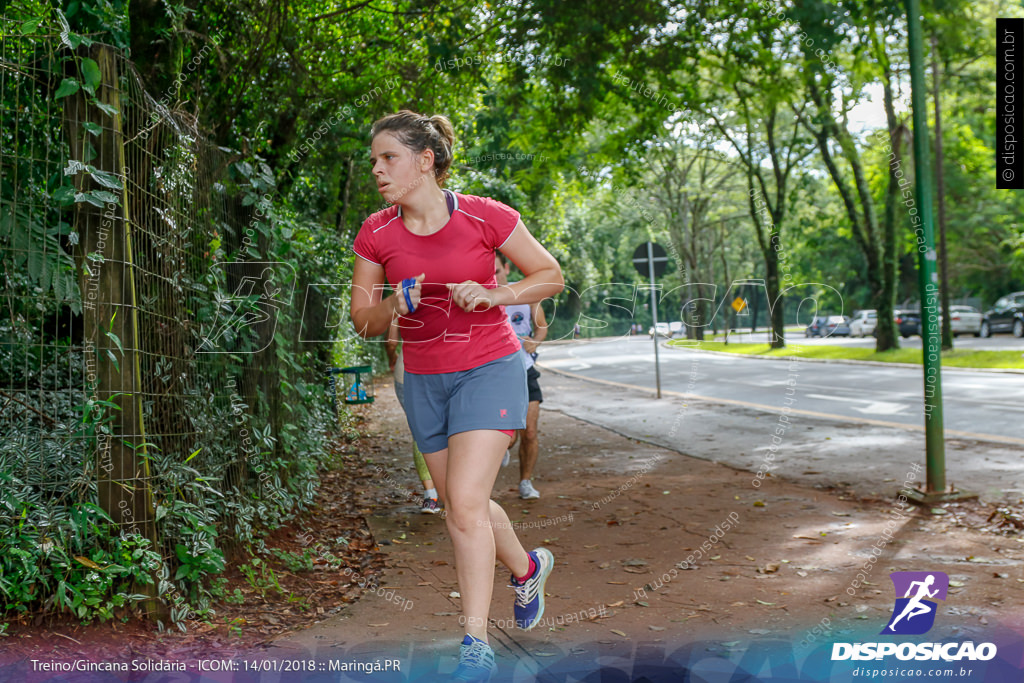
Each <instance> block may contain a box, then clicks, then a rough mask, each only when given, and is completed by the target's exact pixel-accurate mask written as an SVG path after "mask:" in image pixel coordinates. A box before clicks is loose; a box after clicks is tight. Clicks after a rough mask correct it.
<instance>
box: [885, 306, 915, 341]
mask: <svg viewBox="0 0 1024 683" xmlns="http://www.w3.org/2000/svg"><path fill="white" fill-rule="evenodd" d="M892 314H893V318H894V320H895V321H896V327H897V329H899V332H900V336H901V337H903V338H904V339H906V338H907V337H910V336H912V335H915V334H921V312H920V311H915V310H913V309H910V308H897V309H896V310H894V311H893V312H892Z"/></svg>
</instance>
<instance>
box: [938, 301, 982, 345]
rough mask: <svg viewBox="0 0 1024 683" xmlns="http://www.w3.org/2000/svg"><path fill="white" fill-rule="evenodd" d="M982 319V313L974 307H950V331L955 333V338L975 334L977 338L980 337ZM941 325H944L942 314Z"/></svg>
mask: <svg viewBox="0 0 1024 683" xmlns="http://www.w3.org/2000/svg"><path fill="white" fill-rule="evenodd" d="M981 319H982V316H981V312H980V311H979V310H978V309H977V308H975V307H974V306H962V305H959V304H957V305H956V306H953V305H950V307H949V329H950V330H951V331H952V332H953V336H954V337H955V336H957V335H958V334H973V335H974V336H975V337H980V336H981ZM939 324H940V325H941V324H942V315H941V314H940V315H939Z"/></svg>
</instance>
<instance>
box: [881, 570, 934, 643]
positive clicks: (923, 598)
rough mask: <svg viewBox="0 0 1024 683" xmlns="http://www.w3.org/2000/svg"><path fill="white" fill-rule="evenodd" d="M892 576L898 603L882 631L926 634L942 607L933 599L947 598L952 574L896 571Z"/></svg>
mask: <svg viewBox="0 0 1024 683" xmlns="http://www.w3.org/2000/svg"><path fill="white" fill-rule="evenodd" d="M889 578H891V579H892V583H893V586H894V587H895V588H896V596H897V597H896V605H895V606H894V607H893V609H892V618H891V619H890V620H889V623H888V624H887V625H886V627H885V628H884V629H882V633H897V634H899V635H904V636H917V635H921V634H922V633H927V632H928V631H929V630H930V629H931V627H932V625H933V624H934V623H935V613H936V612H937V611H938V609H939V604H938V603H937V602H935V601H934V600H933V599H932V598H937V599H939V600H945V599H946V591H947V590H949V577H948V576H946V574H945V573H943V572H893V573H892V574H890V575H889ZM901 596H902V597H901Z"/></svg>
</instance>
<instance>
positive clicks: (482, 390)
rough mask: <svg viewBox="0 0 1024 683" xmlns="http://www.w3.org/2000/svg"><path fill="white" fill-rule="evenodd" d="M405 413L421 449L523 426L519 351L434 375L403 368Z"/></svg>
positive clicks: (523, 376) (427, 450)
mask: <svg viewBox="0 0 1024 683" xmlns="http://www.w3.org/2000/svg"><path fill="white" fill-rule="evenodd" d="M404 384H405V386H404V387H403V389H404V392H403V393H404V394H405V396H404V398H405V416H406V417H407V418H408V420H409V429H410V431H412V436H413V438H414V439H415V440H416V445H417V446H419V449H420V451H422V452H423V453H436V452H437V451H442V450H444V449H445V448H447V447H448V437H450V436H451V435H452V434H458V433H460V432H469V431H473V430H477V429H496V430H516V429H526V403H527V401H526V370H525V369H524V368H523V362H522V359H520V357H519V351H516V352H514V353H510V354H509V355H507V356H504V357H502V358H498V359H496V360H492V361H491V362H489V363H484V364H483V365H481V366H479V367H476V368H470V369H469V370H460V371H458V372H442V373H439V374H435V375H417V374H413V373H411V372H409V371H408V370H406V372H405V382H404Z"/></svg>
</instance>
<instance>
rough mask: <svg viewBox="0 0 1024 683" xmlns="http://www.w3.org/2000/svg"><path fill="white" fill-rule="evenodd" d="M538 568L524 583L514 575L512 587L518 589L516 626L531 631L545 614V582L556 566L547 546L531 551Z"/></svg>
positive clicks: (515, 609)
mask: <svg viewBox="0 0 1024 683" xmlns="http://www.w3.org/2000/svg"><path fill="white" fill-rule="evenodd" d="M530 557H532V558H533V561H534V563H535V564H536V565H537V569H536V570H535V571H534V572H533V576H531V577H530V578H528V579H527V580H526V581H524V582H523V583H522V584H520V583H519V582H518V581H516V577H514V576H513V577H512V588H514V589H515V591H516V605H515V608H514V611H515V615H516V626H517V627H519V628H521V629H523V630H524V631H529V630H530V629H531V628H533V627H534V626H536V625H537V624H538V623H540V620H541V617H543V616H544V583H545V582H546V581H547V580H548V575H549V574H551V569H552V568H553V567H554V566H555V556H554V555H552V554H551V551H550V550H548V549H547V548H537V549H535V550H532V551H531V552H530Z"/></svg>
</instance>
